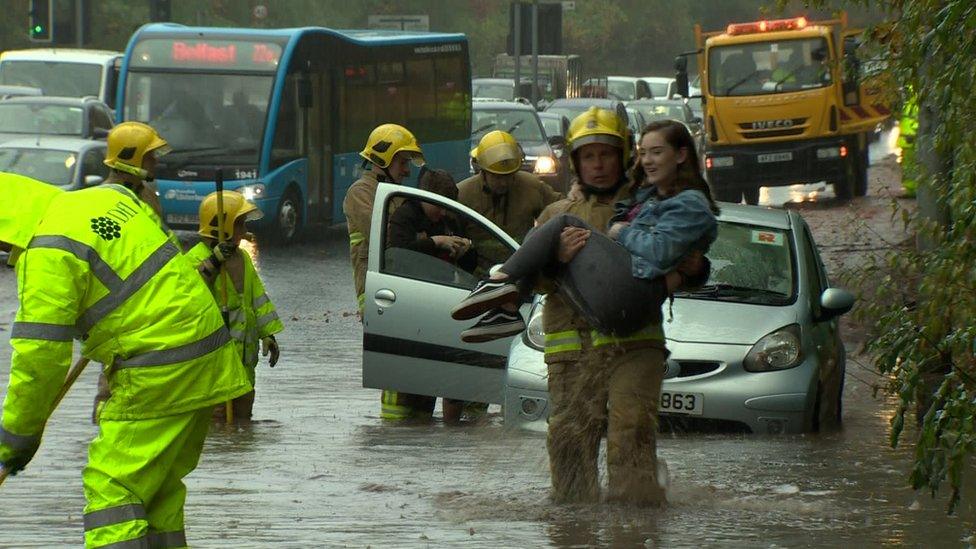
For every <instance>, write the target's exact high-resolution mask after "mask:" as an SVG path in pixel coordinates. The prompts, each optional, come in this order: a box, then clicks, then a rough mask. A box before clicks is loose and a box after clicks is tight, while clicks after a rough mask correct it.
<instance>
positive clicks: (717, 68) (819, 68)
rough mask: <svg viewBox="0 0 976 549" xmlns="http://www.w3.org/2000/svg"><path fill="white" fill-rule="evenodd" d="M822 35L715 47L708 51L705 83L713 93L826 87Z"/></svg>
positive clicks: (827, 77) (827, 75) (827, 78)
mask: <svg viewBox="0 0 976 549" xmlns="http://www.w3.org/2000/svg"><path fill="white" fill-rule="evenodd" d="M827 58H828V50H827V41H826V40H824V39H823V38H808V39H799V40H780V41H777V42H755V43H752V44H736V45H733V46H716V47H713V48H711V50H710V51H709V53H708V67H709V68H708V85H709V91H710V92H711V94H712V95H715V96H736V95H764V94H770V93H779V92H792V91H797V90H806V89H811V88H820V87H823V86H827V85H829V84H830V82H831V76H830V64H829V63H828V59H827Z"/></svg>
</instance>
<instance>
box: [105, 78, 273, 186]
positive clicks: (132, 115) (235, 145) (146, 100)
mask: <svg viewBox="0 0 976 549" xmlns="http://www.w3.org/2000/svg"><path fill="white" fill-rule="evenodd" d="M273 79H274V75H272V74H267V75H264V74H257V75H256V74H235V73H226V74H221V73H199V72H193V73H179V72H170V71H166V72H158V73H157V72H151V71H143V70H140V71H138V72H132V73H130V75H129V78H128V80H127V82H126V91H125V96H126V98H127V100H126V103H125V113H124V119H125V120H139V121H142V122H146V123H148V124H150V125H152V126H153V127H154V128H156V130H157V131H158V132H159V134H160V135H161V136H163V138H164V139H166V141H168V142H169V144H170V147H172V150H173V152H172V153H170V155H168V156H167V157H165V158H164V159H163V161H162V162H161V164H163V166H161V170H160V171H161V174H162V172H166V171H168V170H167V168H169V169H174V170H175V169H179V168H181V167H183V166H187V165H190V164H212V163H213V162H214V161H217V160H219V161H220V162H233V163H241V164H252V165H255V166H256V165H257V164H258V158H259V152H260V150H261V138H262V136H263V135H264V126H265V119H266V117H267V113H268V101H269V98H270V97H271V87H272V84H273Z"/></svg>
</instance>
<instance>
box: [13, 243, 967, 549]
mask: <svg viewBox="0 0 976 549" xmlns="http://www.w3.org/2000/svg"><path fill="white" fill-rule="evenodd" d="M814 230H815V231H816V228H814ZM318 232H319V233H320V234H318V235H315V236H313V237H312V238H310V239H308V241H307V242H305V243H303V244H301V245H299V246H295V247H291V248H284V249H282V248H273V247H267V248H261V249H259V250H256V251H255V255H256V260H257V264H258V266H259V269H260V271H261V273H262V276H263V277H264V280H265V282H266V285H267V288H268V292H269V294H270V295H271V297H272V298H273V300H274V301H275V303H276V305H277V307H278V311H279V314H280V315H281V317H282V319H283V320H284V322H285V326H286V328H285V332H284V333H283V334H281V336H280V338H279V341H280V343H281V348H282V358H281V361H280V362H279V364H278V366H277V367H276V368H275V369H273V370H271V369H269V368H267V366H266V365H265V364H264V363H262V364H261V365H260V366H259V369H258V376H257V402H256V405H255V418H256V419H258V420H259V421H258V422H256V423H255V424H253V425H251V426H249V427H246V428H243V427H242V428H234V429H228V428H225V427H221V426H217V427H215V428H214V429H213V431H212V434H211V436H210V438H209V440H208V442H207V446H206V449H205V453H204V456H203V459H202V462H201V464H200V467H199V468H198V469H197V471H196V472H194V473H193V474H192V475H190V477H189V478H188V482H187V483H188V486H189V499H188V503H187V507H186V513H187V535H188V538H189V540H190V542H191V543H192V544H193V545H194V546H195V547H366V546H374V547H375V546H395V547H445V546H463V547H589V546H614V547H634V546H647V547H682V546H688V547H693V546H694V547H697V546H714V545H725V546H735V547H795V546H816V547H842V546H843V547H849V546H877V545H908V546H925V547H935V546H959V545H966V544H969V543H972V540H973V538H972V533H973V530H974V527H976V507H974V504H973V502H974V501H976V490H973V489H972V487H970V488H969V491H968V492H966V493H964V495H963V497H964V499H963V503H962V504H961V506H960V510H959V512H958V513H957V515H956V516H954V517H947V516H946V515H945V514H944V508H945V503H946V498H945V497H944V496H945V494H943V495H942V496H940V497H939V498H937V499H935V500H932V499H931V498H929V496H928V495H927V494H916V493H914V492H913V491H911V490H910V489H909V488H908V487H907V485H906V483H907V480H906V479H907V476H908V472H909V467H910V465H909V460H910V456H911V448H910V446H904V447H902V448H899V449H898V450H892V449H890V448H889V447H888V446H887V434H888V431H887V429H888V421H889V418H890V417H891V414H892V412H893V409H894V405H893V403H891V402H888V401H885V400H881V399H874V398H873V397H872V394H871V389H870V388H869V386H868V383H871V382H873V381H874V380H873V379H872V378H871V376H872V374H871V372H870V371H869V369H867V368H865V367H860V366H858V365H857V361H861V362H866V359H865V358H863V357H860V358H859V357H851V358H849V363H848V379H847V383H846V387H845V393H844V403H845V412H844V429H843V430H842V431H840V432H838V433H833V434H826V435H806V436H790V437H784V436H776V437H768V436H742V435H721V434H719V435H715V434H709V435H705V434H687V433H686V434H665V435H662V437H661V439H660V442H659V449H660V450H659V451H660V453H661V455H662V456H663V457H664V459H665V460H666V461H667V462H668V464H669V466H670V474H671V475H670V476H671V485H670V490H669V498H670V500H671V504H670V505H669V506H668V507H667V508H665V509H663V510H649V509H635V508H628V507H622V506H617V505H592V506H589V505H588V506H565V505H559V506H557V505H552V504H550V503H549V502H548V500H547V489H548V482H549V474H548V466H547V457H546V450H545V438H544V436H543V435H540V434H538V433H527V432H516V431H511V430H506V429H505V428H504V426H503V425H502V422H501V416H500V414H499V413H497V412H498V410H497V407H495V406H493V407H492V408H491V411H492V412H493V415H492V417H491V419H490V421H489V422H488V424H487V425H483V426H479V427H461V428H451V427H446V426H444V425H443V424H442V423H440V421H438V420H435V421H434V422H433V423H431V424H429V425H419V426H397V425H387V424H384V423H383V422H381V421H380V420H379V418H378V413H379V395H378V392H377V391H375V390H369V389H363V388H362V386H361V372H360V352H361V332H360V326H359V323H358V321H357V320H356V317H355V315H354V314H352V313H353V311H354V308H355V302H354V298H353V290H352V284H351V269H350V267H349V261H348V252H347V250H348V247H347V241H346V235H345V233H344V232H343V231H342V230H339V229H330V230H325V231H322V230H320V231H318ZM818 238H819V235H818ZM15 282H16V281H15V279H14V276H13V271H11V270H9V269H0V330H2V331H0V340H2V342H3V345H2V346H0V387H3V388H5V387H6V384H7V377H8V373H9V372H8V365H9V359H10V348H9V345H7V343H6V340H7V339H8V337H9V330H10V324H11V323H12V321H13V315H14V311H15V308H16V296H15ZM848 349H849V350H851V349H853V346H852V345H848ZM95 381H96V371H95V369H94V368H91V369H90V370H89V371H86V372H85V374H84V375H83V376H82V378H81V379H80V380H79V382H78V383H77V384H76V386H75V387H74V388H73V389H72V391H71V392H70V393H69V394H68V396H67V398H66V399H65V401H64V402H63V403H62V405H61V407H60V409H59V410H58V411H57V412H56V413H55V414H54V416H53V418H52V419H51V421H50V423H49V425H48V430H47V433H46V435H45V438H44V443H43V444H42V446H41V449H40V451H39V453H38V455H37V457H36V459H35V460H34V462H32V463H31V465H30V466H29V467H28V469H27V470H26V471H25V472H24V473H22V474H21V475H19V476H17V477H16V478H10V479H8V481H7V482H6V483H5V484H4V485H3V486H2V487H0V547H4V548H6V547H61V546H79V545H80V543H81V539H82V508H83V506H84V499H83V495H82V489H81V479H80V472H81V469H82V467H83V466H84V463H85V460H86V445H87V443H88V441H89V440H90V439H91V438H92V437H93V436H94V435H95V428H94V427H93V426H92V425H91V424H90V422H89V413H90V404H91V399H92V397H93V396H94V394H95ZM3 390H5V389H3ZM436 415H437V416H438V417H439V411H438V412H437V413H436ZM906 440H910V438H908V439H906Z"/></svg>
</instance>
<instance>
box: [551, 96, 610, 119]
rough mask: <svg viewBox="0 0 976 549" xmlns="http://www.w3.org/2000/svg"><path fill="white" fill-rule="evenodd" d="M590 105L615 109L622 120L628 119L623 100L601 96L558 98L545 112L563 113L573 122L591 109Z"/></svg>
mask: <svg viewBox="0 0 976 549" xmlns="http://www.w3.org/2000/svg"><path fill="white" fill-rule="evenodd" d="M590 107H599V108H601V109H607V110H610V111H614V112H616V113H617V116H619V117H620V119H621V120H627V108H626V107H625V106H624V104H623V102H622V101H617V100H616V99H603V98H599V97H574V98H571V99H567V98H563V99H556V100H554V101H553V102H552V103H550V104H549V105H548V106H547V107H546V110H545V112H551V113H555V114H561V115H563V116H565V117H566V118H568V119H569V121H570V122H572V121H573V119H574V118H576V117H577V116H579V115H581V114H583V113H584V112H586V111H587V110H589V108H590Z"/></svg>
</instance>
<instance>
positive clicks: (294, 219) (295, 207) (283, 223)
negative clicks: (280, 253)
mask: <svg viewBox="0 0 976 549" xmlns="http://www.w3.org/2000/svg"><path fill="white" fill-rule="evenodd" d="M301 212H302V210H301V202H300V199H299V195H298V193H297V192H295V190H294V189H289V190H288V191H287V192H286V193H285V196H283V197H281V202H279V203H278V216H277V218H276V219H275V221H276V225H277V226H276V228H275V236H277V240H278V241H279V242H281V243H282V244H290V243H292V242H294V241H295V239H296V238H297V237H298V232H299V230H300V229H301V221H302V219H301V217H302V213H301Z"/></svg>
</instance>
